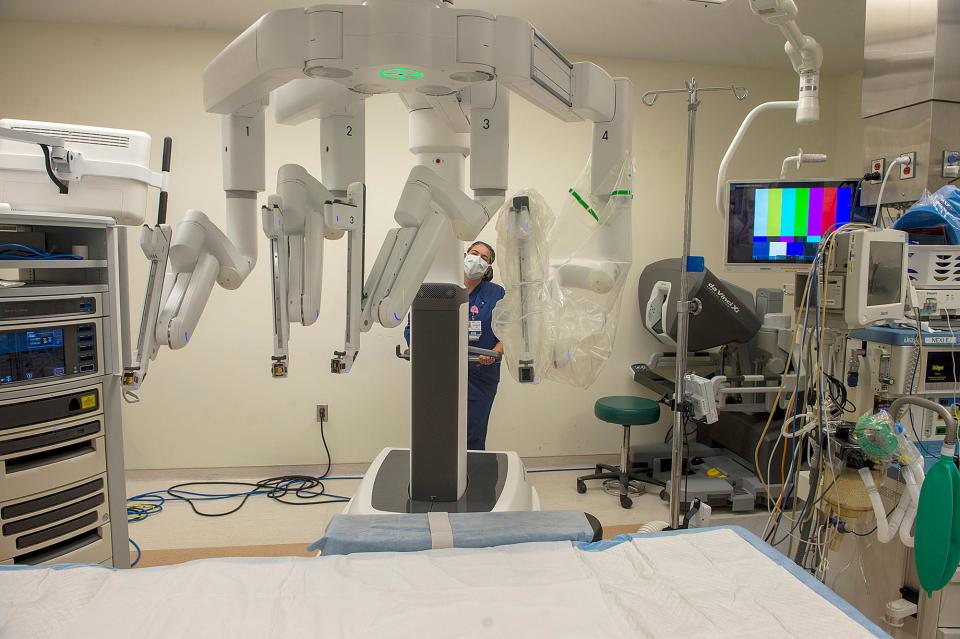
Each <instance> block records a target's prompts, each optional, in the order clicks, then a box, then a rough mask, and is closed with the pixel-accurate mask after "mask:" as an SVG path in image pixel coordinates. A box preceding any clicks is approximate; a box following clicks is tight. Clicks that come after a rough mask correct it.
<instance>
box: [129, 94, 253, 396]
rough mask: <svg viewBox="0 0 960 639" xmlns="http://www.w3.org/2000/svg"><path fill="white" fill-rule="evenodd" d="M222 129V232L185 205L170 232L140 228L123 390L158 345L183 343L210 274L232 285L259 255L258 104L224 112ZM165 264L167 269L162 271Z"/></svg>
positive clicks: (132, 387)
mask: <svg viewBox="0 0 960 639" xmlns="http://www.w3.org/2000/svg"><path fill="white" fill-rule="evenodd" d="M221 133H222V136H223V189H224V192H225V193H226V215H227V232H226V233H224V232H223V231H221V230H220V229H219V228H218V227H217V226H216V225H215V224H214V223H213V222H211V221H210V219H209V218H208V217H207V216H206V215H205V214H204V213H203V212H202V211H198V210H196V209H191V210H188V211H187V213H186V215H185V216H184V218H183V220H182V221H181V222H180V223H179V224H178V225H177V227H176V228H175V229H173V231H172V233H171V230H170V227H169V226H167V225H166V224H164V223H163V222H162V221H161V223H158V224H157V225H156V226H155V227H153V228H149V227H144V228H143V231H142V232H141V237H140V246H141V248H142V249H143V251H144V255H146V257H147V259H149V260H150V278H149V281H148V287H147V294H146V299H145V301H144V311H143V315H142V318H141V327H140V335H139V338H138V341H137V351H136V356H135V362H134V364H133V365H132V366H130V367H126V368H125V369H124V375H123V385H124V390H125V392H126V394H127V395H130V394H131V393H135V392H136V391H137V390H138V389H139V388H140V385H141V384H142V383H143V380H144V378H145V377H146V372H147V366H148V364H149V361H150V360H151V359H153V358H155V357H156V354H157V350H158V349H159V347H160V346H168V347H169V348H171V349H178V348H183V347H184V346H186V345H187V342H189V341H190V337H191V336H192V335H193V333H194V331H195V329H196V326H197V323H198V322H199V321H200V315H201V314H202V313H203V309H204V307H205V306H206V304H207V300H208V299H209V297H210V292H211V290H212V289H213V284H214V282H216V283H218V284H219V285H220V286H222V287H223V288H225V289H229V290H232V289H235V288H237V287H239V286H240V284H242V283H243V281H244V280H245V279H246V277H247V275H249V274H250V271H251V270H252V269H253V267H254V265H255V264H256V262H257V238H256V211H257V199H256V198H257V193H258V192H260V191H263V190H264V117H263V112H262V111H261V112H259V113H256V114H255V115H253V116H249V117H247V116H237V115H226V116H222V118H221ZM165 266H169V271H167V273H166V275H165V276H164V275H162V274H163V271H164V268H165ZM154 318H155V319H154Z"/></svg>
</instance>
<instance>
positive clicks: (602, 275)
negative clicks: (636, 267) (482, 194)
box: [493, 161, 633, 387]
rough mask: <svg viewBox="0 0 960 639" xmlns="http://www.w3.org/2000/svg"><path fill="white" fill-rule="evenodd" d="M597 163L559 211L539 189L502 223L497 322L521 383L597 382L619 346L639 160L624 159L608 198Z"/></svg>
mask: <svg viewBox="0 0 960 639" xmlns="http://www.w3.org/2000/svg"><path fill="white" fill-rule="evenodd" d="M591 168H592V165H588V166H587V168H586V170H585V171H584V172H583V174H582V175H581V177H580V179H579V180H578V182H577V184H576V185H575V186H574V187H571V189H570V191H569V194H568V196H569V197H568V199H567V200H566V203H565V205H564V210H563V212H562V213H561V215H560V216H555V215H554V214H553V213H552V212H551V210H550V208H549V206H547V204H546V202H545V201H544V200H543V198H542V197H541V196H540V195H539V194H538V193H536V192H535V191H523V192H521V193H519V194H517V195H514V196H513V197H511V198H510V199H509V201H508V202H507V204H506V205H504V207H503V209H501V212H500V217H499V219H498V221H497V249H498V253H499V259H498V263H499V264H500V265H501V266H500V273H501V277H502V279H503V283H504V287H505V288H506V291H507V292H506V296H505V297H504V299H502V300H501V301H500V302H499V303H498V304H497V308H496V309H494V314H493V328H494V332H495V333H496V334H497V337H498V338H499V339H500V340H501V341H502V342H503V343H504V353H505V356H504V359H505V360H506V362H507V366H508V368H509V370H510V372H511V374H512V375H513V376H514V378H516V379H517V380H518V381H520V382H533V383H536V382H539V381H540V380H542V379H552V380H555V381H560V382H564V383H567V384H570V385H573V386H578V387H587V386H589V385H590V384H591V383H593V381H594V380H595V379H596V376H597V374H598V373H599V370H600V367H601V366H602V364H603V363H604V362H605V361H606V360H607V359H609V357H610V354H611V353H612V347H613V340H614V338H615V335H616V324H617V315H618V314H619V304H620V297H621V293H622V290H623V284H624V282H625V280H626V275H627V272H628V271H629V269H630V264H631V260H632V243H631V238H632V229H631V219H630V218H631V207H630V203H631V199H632V183H631V181H632V177H633V175H632V161H622V162H621V163H620V165H619V166H618V167H617V173H616V175H615V178H616V179H615V180H614V181H613V182H610V181H609V180H607V179H606V177H604V178H603V179H601V180H599V181H598V183H599V184H604V185H606V186H605V187H604V188H607V187H608V186H611V185H612V187H611V188H610V192H611V193H616V195H612V196H610V195H608V196H607V197H606V199H605V200H604V199H602V198H599V197H594V196H593V195H592V194H591V192H590V183H591V180H592V176H593V175H595V173H594V172H593V171H592V170H591Z"/></svg>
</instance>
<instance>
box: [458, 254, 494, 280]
mask: <svg viewBox="0 0 960 639" xmlns="http://www.w3.org/2000/svg"><path fill="white" fill-rule="evenodd" d="M487 268H489V266H488V264H487V263H486V262H484V261H483V258H482V257H480V256H479V255H474V254H472V253H467V254H466V255H465V256H464V257H463V274H464V275H466V276H467V279H468V280H479V279H480V278H481V277H483V274H484V273H486V272H487Z"/></svg>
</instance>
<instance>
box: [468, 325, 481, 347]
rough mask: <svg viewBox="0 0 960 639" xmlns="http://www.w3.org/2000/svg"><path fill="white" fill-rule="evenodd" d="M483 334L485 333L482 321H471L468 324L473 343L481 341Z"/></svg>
mask: <svg viewBox="0 0 960 639" xmlns="http://www.w3.org/2000/svg"><path fill="white" fill-rule="evenodd" d="M481 332H483V328H481V323H480V320H470V321H469V322H467V333H468V334H469V336H470V341H471V342H478V341H480V333H481Z"/></svg>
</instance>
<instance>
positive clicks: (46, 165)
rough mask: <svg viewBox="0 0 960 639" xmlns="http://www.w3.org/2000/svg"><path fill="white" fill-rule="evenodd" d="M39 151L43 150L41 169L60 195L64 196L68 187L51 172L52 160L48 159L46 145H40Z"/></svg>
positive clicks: (48, 152) (48, 150) (48, 149)
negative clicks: (43, 169) (45, 172)
mask: <svg viewBox="0 0 960 639" xmlns="http://www.w3.org/2000/svg"><path fill="white" fill-rule="evenodd" d="M40 149H41V150H43V168H45V169H46V170H47V177H49V178H50V181H51V182H53V183H54V185H56V187H57V189H59V191H60V193H61V195H65V194H66V193H67V192H68V191H69V186H68V185H67V183H66V182H64V181H63V180H61V179H60V178H58V177H57V174H56V173H54V172H53V160H52V159H51V157H50V147H49V146H47V145H46V144H41V145H40Z"/></svg>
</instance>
